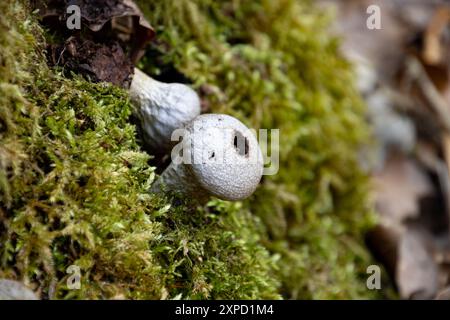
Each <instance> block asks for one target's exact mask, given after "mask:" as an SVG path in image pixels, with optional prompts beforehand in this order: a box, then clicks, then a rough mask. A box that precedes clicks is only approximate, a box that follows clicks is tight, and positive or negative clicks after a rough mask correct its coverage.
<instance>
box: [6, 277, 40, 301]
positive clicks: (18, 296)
mask: <svg viewBox="0 0 450 320" xmlns="http://www.w3.org/2000/svg"><path fill="white" fill-rule="evenodd" d="M0 300H38V297H37V296H36V294H35V293H34V292H33V291H31V289H29V288H28V287H26V286H25V285H24V284H22V283H21V282H18V281H14V280H8V279H0Z"/></svg>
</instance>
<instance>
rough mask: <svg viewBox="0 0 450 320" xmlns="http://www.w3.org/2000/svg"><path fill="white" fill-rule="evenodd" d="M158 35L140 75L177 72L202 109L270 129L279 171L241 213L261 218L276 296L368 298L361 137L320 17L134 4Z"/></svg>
mask: <svg viewBox="0 0 450 320" xmlns="http://www.w3.org/2000/svg"><path fill="white" fill-rule="evenodd" d="M138 2H139V4H140V6H141V8H142V9H143V10H144V12H145V13H146V15H147V18H148V19H149V21H150V22H151V23H152V25H153V26H154V27H155V28H156V30H157V41H156V43H155V44H154V45H153V46H152V50H149V51H148V53H147V55H146V57H145V59H144V60H143V61H142V62H141V65H140V66H141V68H143V69H145V70H146V71H147V72H149V73H150V74H152V75H155V76H159V77H160V78H161V79H166V80H167V79H168V80H176V79H177V78H176V77H177V74H178V73H181V74H182V75H184V76H185V77H187V78H188V79H190V81H192V83H193V85H194V86H195V87H196V88H197V89H199V90H200V91H201V92H202V93H203V97H202V99H203V103H204V105H205V106H207V107H208V108H209V110H208V111H210V112H221V113H227V114H231V115H234V116H236V117H238V118H240V119H241V120H242V121H243V122H245V123H246V124H247V125H249V126H250V127H252V128H256V129H258V128H267V129H272V128H278V129H280V171H279V172H278V174H277V175H274V176H266V177H265V178H264V180H263V182H262V184H261V186H260V187H259V189H258V190H257V192H256V194H255V195H254V196H253V197H252V198H251V199H250V200H249V201H246V202H245V203H244V207H245V208H248V209H249V210H251V212H252V213H253V214H254V215H256V216H258V217H259V218H261V219H262V221H263V224H264V226H265V230H264V232H263V235H262V243H263V244H264V245H265V246H266V247H267V248H268V249H269V250H270V251H271V252H272V253H273V254H276V255H279V257H280V259H279V261H278V269H277V270H278V271H277V277H278V278H279V279H280V280H281V282H282V287H281V293H282V294H283V295H284V296H285V297H287V298H327V299H329V298H367V297H371V296H373V294H372V293H370V292H368V290H367V289H366V287H365V280H364V275H365V270H366V267H367V265H368V264H369V261H370V258H369V255H368V253H367V252H366V250H365V248H364V246H363V240H362V235H363V232H364V231H365V230H366V228H367V227H369V226H370V225H371V223H372V216H371V208H370V206H369V205H368V201H367V192H368V184H367V177H366V176H365V174H364V173H363V172H362V171H361V170H360V169H359V166H358V162H357V156H358V150H359V148H360V146H361V144H363V143H365V142H367V141H368V128H367V126H366V123H365V122H364V106H363V104H362V102H361V100H360V98H359V97H358V95H357V93H356V92H355V89H354V87H353V86H352V82H353V79H352V77H353V75H352V71H351V68H350V66H349V65H348V64H347V63H346V62H345V61H344V60H343V59H342V58H341V57H340V56H339V54H338V45H339V42H338V41H337V40H336V39H335V38H333V37H331V36H329V34H328V32H327V27H328V23H329V16H328V15H326V14H323V13H321V12H320V11H319V10H318V9H315V8H314V7H313V6H312V5H311V4H310V2H309V1H299V0H280V1H272V0H255V1H215V0H214V1H213V0H193V1H188V0H167V1H153V2H150V3H149V2H147V1H144V0H142V1H138Z"/></svg>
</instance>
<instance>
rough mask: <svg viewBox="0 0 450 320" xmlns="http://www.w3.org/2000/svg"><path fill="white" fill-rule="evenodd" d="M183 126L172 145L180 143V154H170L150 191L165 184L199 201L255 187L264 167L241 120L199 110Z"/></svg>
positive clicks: (232, 196) (241, 195)
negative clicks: (180, 138)
mask: <svg viewBox="0 0 450 320" xmlns="http://www.w3.org/2000/svg"><path fill="white" fill-rule="evenodd" d="M184 130H185V131H184V135H183V141H182V142H181V143H180V144H179V145H177V146H176V147H175V148H174V151H175V154H176V152H177V150H175V149H176V148H177V147H178V146H180V147H182V155H178V156H175V157H174V154H172V160H173V161H172V163H171V164H170V165H169V167H168V168H167V169H166V170H165V171H164V172H163V173H162V175H161V176H160V178H159V179H158V180H157V181H156V182H155V184H154V185H153V187H152V191H153V192H159V191H161V190H163V189H164V188H166V189H167V190H172V191H177V192H180V193H182V194H184V195H186V196H190V197H192V198H196V199H197V200H199V201H201V202H202V201H204V200H205V199H207V198H208V196H215V197H218V198H220V199H223V200H233V201H236V200H242V199H245V198H247V197H248V196H250V195H251V194H252V193H253V192H254V191H255V189H256V187H257V186H258V184H259V181H260V180H261V176H262V173H263V169H264V164H263V158H262V152H261V149H260V147H259V145H258V141H257V140H256V137H255V135H254V134H253V132H252V131H251V130H249V129H248V128H247V127H246V126H245V125H244V124H243V123H242V122H240V121H239V120H237V119H236V118H234V117H231V116H228V115H224V114H203V115H200V116H198V117H197V118H195V119H194V120H193V121H192V122H190V123H189V124H188V125H187V126H186V127H185V129H184ZM180 149H181V148H180ZM172 153H174V152H172Z"/></svg>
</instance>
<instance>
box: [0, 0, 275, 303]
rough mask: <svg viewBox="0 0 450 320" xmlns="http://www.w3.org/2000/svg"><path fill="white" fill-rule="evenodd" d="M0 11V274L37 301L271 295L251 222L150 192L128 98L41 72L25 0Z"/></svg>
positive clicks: (150, 171) (36, 34)
mask: <svg viewBox="0 0 450 320" xmlns="http://www.w3.org/2000/svg"><path fill="white" fill-rule="evenodd" d="M0 10H1V11H2V16H1V17H0V29H1V30H0V47H1V51H0V99H1V104H0V277H5V278H13V279H20V280H22V281H24V282H25V283H26V284H29V285H30V286H31V287H32V288H33V289H35V290H36V291H37V292H39V293H41V295H42V297H44V298H45V297H49V298H112V297H116V296H118V297H122V296H123V297H127V298H153V299H159V298H174V297H182V298H278V297H279V295H278V293H277V288H278V284H277V280H276V279H275V278H274V276H273V274H272V271H273V269H274V268H275V267H274V265H275V258H274V256H271V255H269V253H268V251H267V249H265V248H264V247H263V245H262V244H261V243H260V236H259V235H260V234H261V232H258V231H257V230H258V228H262V224H261V221H260V219H258V218H257V217H255V216H253V215H251V214H250V213H249V211H248V210H247V209H245V208H242V207H241V204H239V203H236V204H231V203H225V202H212V203H211V204H210V207H206V208H199V209H198V210H190V209H188V207H186V206H184V205H183V204H181V205H177V206H174V205H170V204H169V203H170V202H169V201H168V200H167V199H165V198H162V197H161V196H155V195H152V194H149V193H148V189H149V187H150V185H151V183H152V181H153V179H154V177H155V174H154V168H152V167H149V166H148V164H147V163H148V159H149V156H148V155H147V154H145V153H142V152H141V151H140V150H139V148H138V146H137V144H136V141H135V128H134V126H132V125H131V124H129V123H128V117H129V115H130V112H131V106H130V104H129V101H128V97H127V94H126V93H125V92H123V91H122V90H120V89H118V88H115V87H113V86H111V85H108V84H92V83H88V82H86V81H85V80H83V79H80V78H78V77H77V76H74V78H73V79H71V80H69V79H65V78H63V77H62V76H61V75H60V73H58V71H57V70H51V69H49V68H48V67H47V65H46V63H45V58H44V55H43V48H44V36H43V35H44V33H43V31H42V30H41V29H40V27H39V25H38V24H37V23H36V21H35V19H34V18H33V16H32V15H31V13H30V12H29V11H28V10H27V9H26V7H24V5H23V3H22V2H21V1H15V2H1V4H0ZM72 264H75V265H77V266H79V267H80V268H81V273H82V274H81V276H82V277H81V289H79V290H69V289H68V288H67V285H66V281H67V279H68V277H69V274H67V273H66V270H67V268H68V267H69V266H70V265H72Z"/></svg>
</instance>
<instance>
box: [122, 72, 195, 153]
mask: <svg viewBox="0 0 450 320" xmlns="http://www.w3.org/2000/svg"><path fill="white" fill-rule="evenodd" d="M129 93H130V98H131V101H132V103H133V105H134V107H135V111H134V114H135V116H136V117H137V118H138V120H139V122H140V128H141V130H142V135H143V140H144V142H145V143H146V144H147V145H148V146H149V147H151V148H152V149H154V150H158V151H159V152H166V151H169V150H170V148H171V146H172V144H171V139H170V137H171V135H172V132H173V131H174V130H175V129H178V128H181V127H184V125H185V124H186V123H188V122H189V121H191V120H193V119H194V118H195V117H196V116H198V115H199V114H200V99H199V97H198V95H197V93H196V92H195V91H194V90H193V89H191V88H190V87H188V86H187V85H184V84H181V83H163V82H160V81H157V80H155V79H152V78H151V77H149V76H148V75H146V74H145V73H144V72H142V71H141V70H139V69H137V68H135V69H134V77H133V80H132V82H131V86H130V89H129Z"/></svg>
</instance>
